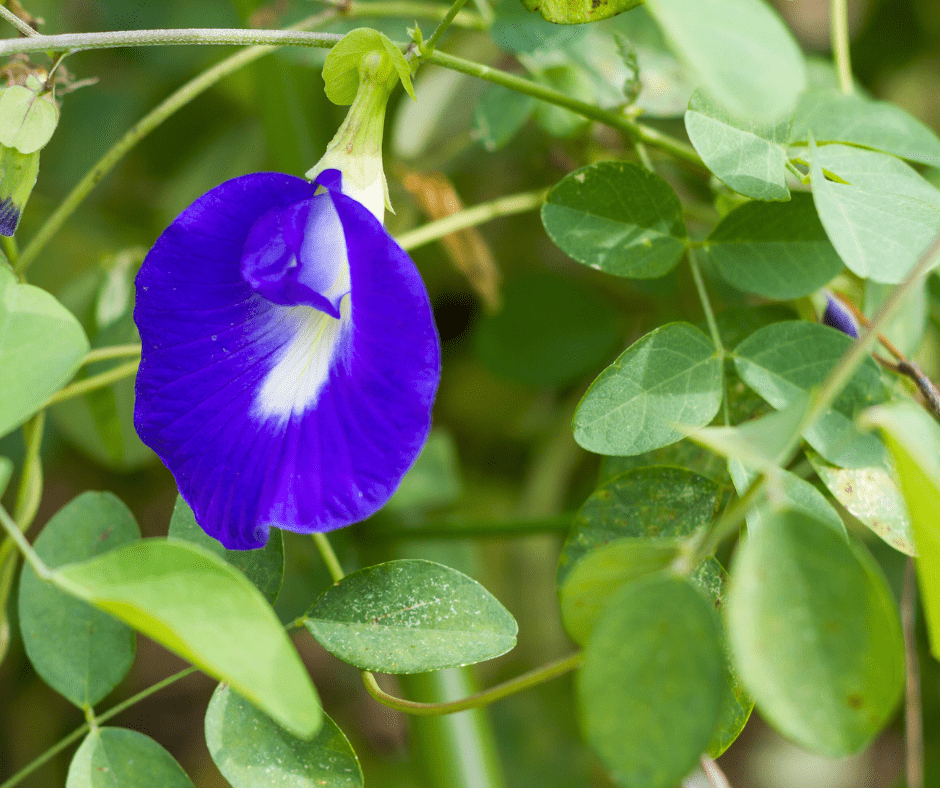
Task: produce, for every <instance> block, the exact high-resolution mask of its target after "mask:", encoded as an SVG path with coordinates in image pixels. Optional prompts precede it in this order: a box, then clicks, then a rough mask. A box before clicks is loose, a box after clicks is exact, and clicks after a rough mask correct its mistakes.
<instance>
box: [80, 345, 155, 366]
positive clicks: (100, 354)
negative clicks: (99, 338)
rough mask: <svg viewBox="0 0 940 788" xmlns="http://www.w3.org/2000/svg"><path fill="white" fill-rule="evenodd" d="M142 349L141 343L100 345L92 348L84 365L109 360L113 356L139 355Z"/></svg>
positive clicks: (83, 362)
mask: <svg viewBox="0 0 940 788" xmlns="http://www.w3.org/2000/svg"><path fill="white" fill-rule="evenodd" d="M140 351H141V346H140V343H139V342H138V343H137V344H136V345H111V346H109V347H99V348H96V349H95V350H92V351H90V352H89V353H88V355H87V356H85V359H84V361H82V366H85V365H86V364H94V363H95V362H96V361H107V360H108V359H112V358H123V357H124V356H139V355H140Z"/></svg>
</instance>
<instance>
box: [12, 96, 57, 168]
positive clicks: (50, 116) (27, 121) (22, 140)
mask: <svg viewBox="0 0 940 788" xmlns="http://www.w3.org/2000/svg"><path fill="white" fill-rule="evenodd" d="M58 122H59V108H58V107H57V106H56V103H55V100H54V99H53V98H52V94H51V93H49V92H46V93H38V92H36V91H34V90H30V89H29V88H28V87H25V86H24V85H13V86H12V87H9V88H6V89H5V90H2V91H0V145H6V146H7V147H8V148H16V149H17V150H18V151H19V152H20V153H35V152H36V151H38V150H39V149H40V148H42V147H43V146H44V145H45V144H46V143H47V142H49V140H50V139H51V138H52V133H53V132H54V131H55V127H56V125H57V124H58Z"/></svg>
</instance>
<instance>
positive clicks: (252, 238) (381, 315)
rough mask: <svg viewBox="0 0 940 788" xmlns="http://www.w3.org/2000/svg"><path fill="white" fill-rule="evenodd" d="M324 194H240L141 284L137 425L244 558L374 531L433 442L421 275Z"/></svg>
mask: <svg viewBox="0 0 940 788" xmlns="http://www.w3.org/2000/svg"><path fill="white" fill-rule="evenodd" d="M324 176H325V177H323V178H321V180H320V184H321V185H327V186H334V184H337V180H336V179H335V177H336V176H335V174H334V173H329V174H327V173H324ZM331 177H332V178H334V180H332V181H331V180H330V178H331ZM316 190H317V185H316V184H310V183H308V182H306V181H303V180H301V179H299V178H293V177H291V176H287V175H280V174H276V173H261V174H256V175H247V176H243V177H241V178H236V179H234V180H232V181H228V182H226V183H223V184H222V185H220V186H218V187H216V188H215V189H213V190H212V191H210V192H209V193H207V194H206V195H204V196H203V197H201V198H200V199H199V200H197V201H196V202H195V203H193V204H192V205H191V206H190V207H189V208H187V209H186V211H184V212H183V213H182V214H181V215H180V216H179V217H178V218H177V219H176V221H174V222H173V224H172V225H170V227H169V228H168V229H167V230H166V231H165V232H164V234H163V235H162V236H161V237H160V238H159V239H158V241H157V243H156V244H155V245H154V248H153V249H152V250H151V252H150V254H149V255H148V256H147V259H146V260H145V262H144V265H143V266H142V268H141V271H140V274H139V275H138V278H137V306H136V309H135V317H136V319H137V324H138V328H139V329H140V333H141V339H142V342H143V356H142V361H141V367H140V372H139V373H138V378H137V406H136V411H135V424H136V426H137V429H138V432H139V433H140V435H141V438H142V439H143V440H144V442H145V443H147V444H148V445H150V446H151V447H152V448H153V449H154V450H155V451H156V452H157V454H158V455H159V456H160V457H161V459H162V460H163V461H164V463H165V464H166V465H167V467H168V468H169V469H170V470H171V471H172V472H173V475H174V476H175V478H176V481H177V484H178V486H179V489H180V493H181V494H182V495H183V497H184V498H185V499H186V500H187V502H188V503H189V504H190V506H191V507H192V508H193V511H194V512H195V515H196V519H197V522H199V524H200V525H201V526H202V527H203V528H204V529H205V530H206V531H207V532H208V533H209V534H211V535H212V536H214V537H215V538H217V539H219V540H220V541H221V542H222V543H223V544H224V545H225V546H226V547H228V548H234V549H237V548H241V549H248V548H254V547H258V546H260V545H262V544H264V542H265V541H266V539H267V533H268V529H269V527H270V526H276V527H280V528H286V529H289V530H295V531H303V532H311V531H325V530H330V529H333V528H338V527H341V526H344V525H348V524H350V523H352V522H356V521H358V520H361V519H363V518H365V517H368V516H369V515H370V514H372V513H373V512H375V511H376V510H377V509H378V508H380V507H381V506H382V505H383V504H384V503H385V502H386V501H387V500H388V498H389V497H390V496H391V494H392V493H393V492H394V490H395V489H396V488H397V486H398V483H399V482H400V481H401V477H402V476H403V475H404V474H405V472H406V471H407V470H408V468H409V467H410V466H411V465H412V463H413V462H414V460H415V458H416V457H417V454H418V452H419V451H420V449H421V446H422V445H423V444H424V441H425V439H426V437H427V433H428V430H429V427H430V410H431V405H432V403H433V399H434V394H435V391H436V389H437V381H438V378H439V374H440V349H439V343H438V339H437V333H436V330H435V328H434V323H433V318H432V314H431V310H430V305H429V303H428V297H427V293H426V291H425V289H424V285H423V282H422V281H421V277H420V275H419V274H418V272H417V270H416V269H415V267H414V264H413V263H412V262H411V259H410V258H409V257H408V255H407V254H406V253H405V252H404V251H402V249H401V248H400V247H399V246H398V245H397V244H396V243H395V242H394V240H393V239H392V238H391V237H390V236H389V235H388V233H387V232H386V230H385V228H384V227H383V226H382V225H381V224H380V223H379V222H378V221H377V220H376V219H375V218H374V217H373V216H372V215H371V214H370V213H369V212H368V210H366V209H365V208H363V207H362V206H361V205H360V204H359V203H357V202H356V201H355V200H352V199H350V198H348V197H345V196H344V195H342V194H341V193H338V191H332V190H331V191H329V192H326V193H323V194H321V195H319V196H315V194H316ZM265 237H268V238H269V239H270V248H268V247H267V246H266V244H265V242H264V241H265ZM344 252H345V254H344ZM243 274H244V276H243Z"/></svg>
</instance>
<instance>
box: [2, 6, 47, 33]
mask: <svg viewBox="0 0 940 788" xmlns="http://www.w3.org/2000/svg"><path fill="white" fill-rule="evenodd" d="M0 17H3V18H4V19H6V20H7V22H9V23H10V24H11V25H13V27H15V28H16V29H17V30H19V31H20V32H21V33H22V34H23V35H24V36H38V35H39V33H37V32H36V31H35V30H33V29H32V28H31V27H30V26H29V25H27V24H26V23H25V22H24V21H23V20H22V19H20V18H19V17H18V16H17V15H16V14H14V13H13V12H12V11H11V10H10V9H9V8H7V7H6V6H4V5H3V4H2V3H0Z"/></svg>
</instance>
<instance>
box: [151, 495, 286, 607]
mask: <svg viewBox="0 0 940 788" xmlns="http://www.w3.org/2000/svg"><path fill="white" fill-rule="evenodd" d="M168 535H169V536H171V537H173V538H174V539H182V540H183V541H186V542H190V543H191V544H197V545H199V546H200V547H204V548H206V549H207V550H209V551H210V552H212V553H215V554H216V555H217V556H218V557H219V558H221V559H222V560H223V561H225V562H226V563H228V564H231V565H232V566H234V567H235V568H236V569H240V570H241V571H242V572H244V574H245V577H247V578H248V579H249V580H250V581H251V582H252V583H254V584H255V586H257V588H258V590H259V591H260V592H261V593H262V594H264V598H265V599H267V600H268V602H269V603H270V604H272V605H273V604H274V602H275V600H276V599H277V595H278V592H279V591H280V590H281V582H282V581H283V580H284V536H283V534H282V533H281V530H280V529H279V528H272V529H271V532H270V535H269V537H268V543H267V544H266V545H265V546H264V547H261V548H258V549H257V550H226V549H225V548H224V547H223V546H222V543H221V542H219V541H218V540H217V539H213V538H212V537H211V536H209V534H207V533H206V532H205V531H203V530H202V528H200V527H199V525H198V524H197V523H196V516H195V515H194V514H193V510H192V509H191V508H190V506H189V504H188V503H186V501H184V500H183V498H182V496H180V495H177V496H176V505H175V506H174V507H173V515H172V516H171V517H170V531H169V534H168Z"/></svg>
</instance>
